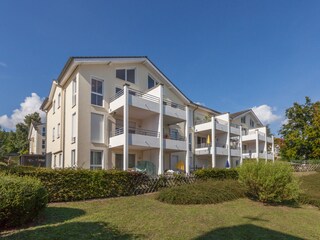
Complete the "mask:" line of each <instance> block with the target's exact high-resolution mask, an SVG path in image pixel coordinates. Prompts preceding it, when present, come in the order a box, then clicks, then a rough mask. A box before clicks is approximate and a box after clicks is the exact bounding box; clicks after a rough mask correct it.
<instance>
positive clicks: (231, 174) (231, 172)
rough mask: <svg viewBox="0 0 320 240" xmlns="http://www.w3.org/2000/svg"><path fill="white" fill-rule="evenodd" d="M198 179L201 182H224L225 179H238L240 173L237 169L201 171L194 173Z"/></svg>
mask: <svg viewBox="0 0 320 240" xmlns="http://www.w3.org/2000/svg"><path fill="white" fill-rule="evenodd" d="M194 175H195V176H196V178H197V179H200V180H208V179H215V180H224V179H238V176H239V175H238V171H237V169H235V168H230V169H217V168H210V169H199V170H196V171H195V172H194Z"/></svg>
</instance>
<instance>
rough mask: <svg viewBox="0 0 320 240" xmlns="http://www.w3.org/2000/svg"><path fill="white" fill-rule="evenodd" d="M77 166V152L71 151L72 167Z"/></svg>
mask: <svg viewBox="0 0 320 240" xmlns="http://www.w3.org/2000/svg"><path fill="white" fill-rule="evenodd" d="M75 166H76V150H74V149H73V150H71V167H75Z"/></svg>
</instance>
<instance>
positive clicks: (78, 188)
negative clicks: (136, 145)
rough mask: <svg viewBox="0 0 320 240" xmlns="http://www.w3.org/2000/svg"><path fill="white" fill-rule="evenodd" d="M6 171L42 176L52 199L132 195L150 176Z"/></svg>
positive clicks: (98, 172)
mask: <svg viewBox="0 0 320 240" xmlns="http://www.w3.org/2000/svg"><path fill="white" fill-rule="evenodd" d="M2 171H3V172H6V173H7V174H14V175H18V176H32V177H35V178H37V179H39V180H40V181H41V183H42V184H43V185H44V187H45V188H46V189H47V191H48V200H49V202H64V201H77V200H86V199H94V198H107V197H118V196H129V195H132V189H134V188H135V186H136V184H141V182H143V180H144V178H147V176H146V175H144V174H143V173H137V172H124V171H117V170H107V171H106V170H95V171H91V170H83V169H78V170H74V169H61V170H53V169H45V168H33V167H27V168H26V167H11V168H6V169H2Z"/></svg>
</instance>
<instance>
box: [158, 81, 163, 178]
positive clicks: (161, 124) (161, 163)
mask: <svg viewBox="0 0 320 240" xmlns="http://www.w3.org/2000/svg"><path fill="white" fill-rule="evenodd" d="M159 97H160V99H159V100H160V102H159V107H160V109H159V133H160V136H159V141H160V143H159V145H160V148H159V167H158V175H161V174H163V158H164V154H163V135H164V131H163V84H160V96H159Z"/></svg>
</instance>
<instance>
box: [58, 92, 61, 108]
mask: <svg viewBox="0 0 320 240" xmlns="http://www.w3.org/2000/svg"><path fill="white" fill-rule="evenodd" d="M60 107H61V93H59V94H58V108H60Z"/></svg>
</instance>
